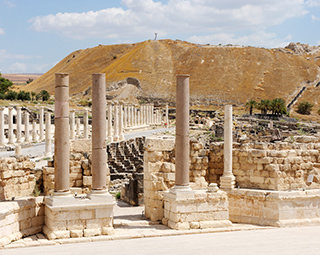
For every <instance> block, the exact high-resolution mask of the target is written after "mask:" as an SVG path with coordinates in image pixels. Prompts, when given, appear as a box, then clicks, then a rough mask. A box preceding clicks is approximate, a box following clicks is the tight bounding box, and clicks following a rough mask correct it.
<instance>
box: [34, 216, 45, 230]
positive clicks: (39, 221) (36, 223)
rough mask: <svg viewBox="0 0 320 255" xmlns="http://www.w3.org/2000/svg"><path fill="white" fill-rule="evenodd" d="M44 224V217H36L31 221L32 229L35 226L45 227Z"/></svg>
mask: <svg viewBox="0 0 320 255" xmlns="http://www.w3.org/2000/svg"><path fill="white" fill-rule="evenodd" d="M43 224H44V216H43V215H41V216H36V217H33V218H32V219H31V226H32V227H35V226H43Z"/></svg>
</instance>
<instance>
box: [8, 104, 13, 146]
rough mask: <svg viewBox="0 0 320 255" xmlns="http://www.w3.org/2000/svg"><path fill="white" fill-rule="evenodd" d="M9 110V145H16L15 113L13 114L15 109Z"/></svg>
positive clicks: (10, 108)
mask: <svg viewBox="0 0 320 255" xmlns="http://www.w3.org/2000/svg"><path fill="white" fill-rule="evenodd" d="M8 110H9V114H8V124H9V125H8V126H9V133H8V138H9V141H8V143H9V144H13V143H14V138H13V113H12V110H13V108H12V107H9V108H8Z"/></svg>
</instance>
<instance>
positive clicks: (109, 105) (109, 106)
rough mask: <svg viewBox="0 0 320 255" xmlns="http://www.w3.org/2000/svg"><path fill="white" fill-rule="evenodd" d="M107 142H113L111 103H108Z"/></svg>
mask: <svg viewBox="0 0 320 255" xmlns="http://www.w3.org/2000/svg"><path fill="white" fill-rule="evenodd" d="M108 141H109V143H112V142H113V136H112V103H111V102H110V101H108Z"/></svg>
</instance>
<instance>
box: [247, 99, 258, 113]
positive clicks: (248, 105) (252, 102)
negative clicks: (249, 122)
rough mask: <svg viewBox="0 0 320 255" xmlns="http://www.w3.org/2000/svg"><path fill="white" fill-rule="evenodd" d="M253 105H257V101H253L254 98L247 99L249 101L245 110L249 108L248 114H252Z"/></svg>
mask: <svg viewBox="0 0 320 255" xmlns="http://www.w3.org/2000/svg"><path fill="white" fill-rule="evenodd" d="M255 107H257V102H256V101H254V100H249V101H248V102H247V103H246V110H248V109H249V111H250V115H252V111H253V108H255Z"/></svg>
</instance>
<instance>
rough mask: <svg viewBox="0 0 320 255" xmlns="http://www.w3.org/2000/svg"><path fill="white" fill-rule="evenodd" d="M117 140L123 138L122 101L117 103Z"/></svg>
mask: <svg viewBox="0 0 320 255" xmlns="http://www.w3.org/2000/svg"><path fill="white" fill-rule="evenodd" d="M119 140H120V141H122V140H124V134H123V102H120V104H119Z"/></svg>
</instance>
